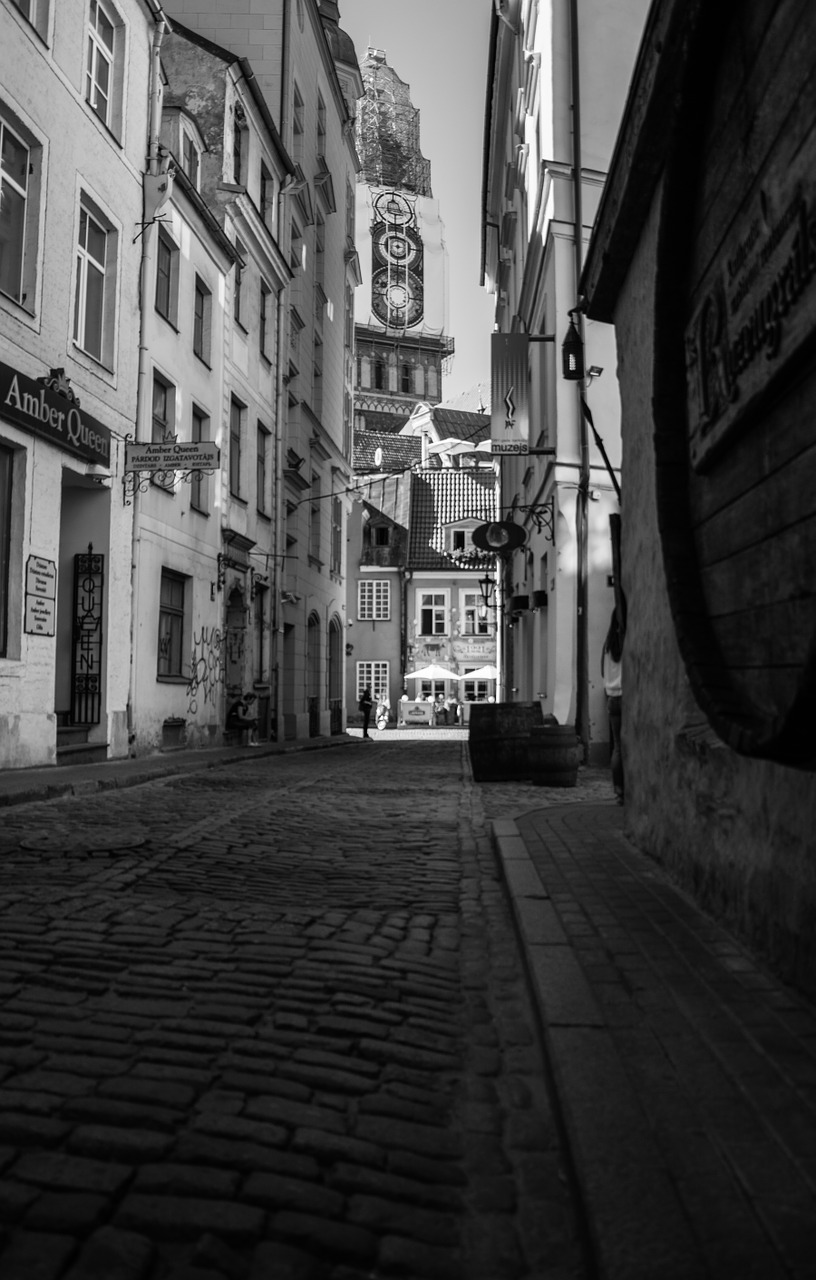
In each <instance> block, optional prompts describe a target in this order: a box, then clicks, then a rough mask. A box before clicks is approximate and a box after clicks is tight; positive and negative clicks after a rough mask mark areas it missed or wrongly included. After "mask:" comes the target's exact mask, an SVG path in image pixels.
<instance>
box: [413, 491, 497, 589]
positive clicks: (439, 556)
mask: <svg viewBox="0 0 816 1280" xmlns="http://www.w3.org/2000/svg"><path fill="white" fill-rule="evenodd" d="M498 519H499V489H498V477H497V476H496V475H495V474H494V473H492V472H482V473H480V472H473V471H459V470H458V469H453V468H444V469H443V470H441V471H419V472H414V474H413V475H412V476H411V506H410V515H409V523H408V565H407V567H408V568H409V569H456V568H459V569H462V568H472V569H481V568H482V567H483V566H484V565H487V564H490V563H492V560H493V557H492V555H489V554H488V553H482V552H479V551H477V550H476V548H475V547H473V548H468V550H467V552H466V554H465V555H464V556H455V555H453V554H452V553H451V552H450V551H449V550H447V549H446V548H447V535H446V530H447V528H448V526H450V525H453V524H457V523H458V522H460V521H461V522H467V521H471V520H472V521H475V522H476V523H477V524H486V523H487V522H488V521H494V520H498Z"/></svg>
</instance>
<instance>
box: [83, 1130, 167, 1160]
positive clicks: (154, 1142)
mask: <svg viewBox="0 0 816 1280" xmlns="http://www.w3.org/2000/svg"><path fill="white" fill-rule="evenodd" d="M173 1141H174V1139H173V1138H172V1137H170V1136H169V1134H166V1133H151V1132H150V1131H149V1130H146V1129H117V1128H114V1127H113V1126H111V1125H102V1124H86V1125H78V1126H77V1127H76V1128H75V1129H74V1130H73V1132H72V1133H71V1136H70V1138H69V1139H68V1142H67V1144H66V1145H67V1146H68V1149H69V1151H75V1152H77V1153H78V1154H79V1155H86V1156H98V1157H99V1158H100V1159H113V1160H122V1161H127V1162H128V1163H131V1164H139V1163H141V1162H142V1161H143V1160H157V1159H159V1157H160V1156H162V1155H164V1153H165V1152H166V1151H168V1150H169V1149H170V1147H171V1146H172V1144H173Z"/></svg>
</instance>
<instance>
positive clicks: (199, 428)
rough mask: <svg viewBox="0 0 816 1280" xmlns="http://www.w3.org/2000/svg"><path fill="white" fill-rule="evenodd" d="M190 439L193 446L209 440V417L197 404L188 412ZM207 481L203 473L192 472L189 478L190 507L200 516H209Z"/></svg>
mask: <svg viewBox="0 0 816 1280" xmlns="http://www.w3.org/2000/svg"><path fill="white" fill-rule="evenodd" d="M190 439H191V440H192V441H193V443H194V444H198V443H200V442H201V441H202V440H209V439H210V415H209V414H208V413H205V411H204V410H203V409H202V408H200V406H199V405H197V404H193V406H192V409H191V411H190ZM208 480H209V476H208V475H205V473H204V472H203V471H194V472H193V474H192V475H191V477H190V506H191V507H192V509H193V511H197V512H198V513H199V515H202V516H208V515H209V514H210V493H209V485H208V483H207V482H208Z"/></svg>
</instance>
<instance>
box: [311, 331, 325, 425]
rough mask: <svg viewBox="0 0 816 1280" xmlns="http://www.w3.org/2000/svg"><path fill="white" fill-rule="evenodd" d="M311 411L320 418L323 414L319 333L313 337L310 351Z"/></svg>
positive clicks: (321, 349) (321, 356) (321, 353)
mask: <svg viewBox="0 0 816 1280" xmlns="http://www.w3.org/2000/svg"><path fill="white" fill-rule="evenodd" d="M312 373H313V381H312V409H313V410H314V413H315V415H316V416H317V417H318V418H320V417H321V416H322V414H323V339H322V338H321V337H320V334H319V333H316V334H315V336H314V343H313V351H312Z"/></svg>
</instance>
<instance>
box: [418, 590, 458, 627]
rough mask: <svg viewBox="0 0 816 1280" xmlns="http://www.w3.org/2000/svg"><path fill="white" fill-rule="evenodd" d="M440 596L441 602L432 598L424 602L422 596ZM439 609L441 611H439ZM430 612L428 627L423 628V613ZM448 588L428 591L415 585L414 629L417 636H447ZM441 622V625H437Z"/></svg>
mask: <svg viewBox="0 0 816 1280" xmlns="http://www.w3.org/2000/svg"><path fill="white" fill-rule="evenodd" d="M436 596H441V597H442V603H439V602H438V601H437V600H432V601H431V603H429V604H426V603H425V602H424V597H436ZM440 611H441V612H440ZM428 612H430V613H431V618H430V629H429V630H427V631H426V630H425V629H424V628H425V618H424V616H423V615H424V614H426V613H428ZM449 618H450V590H449V588H447V587H445V588H441V589H440V590H439V591H429V590H428V589H427V588H423V587H417V591H416V631H417V635H418V636H447V635H450V624H449ZM438 622H441V623H442V625H441V627H440V626H438V625H437V623H438Z"/></svg>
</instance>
